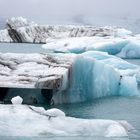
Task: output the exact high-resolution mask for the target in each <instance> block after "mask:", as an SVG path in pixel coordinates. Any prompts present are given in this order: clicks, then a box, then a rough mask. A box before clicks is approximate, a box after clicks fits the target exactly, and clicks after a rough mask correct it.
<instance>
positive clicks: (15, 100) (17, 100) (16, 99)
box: [11, 96, 23, 104]
mask: <svg viewBox="0 0 140 140" xmlns="http://www.w3.org/2000/svg"><path fill="white" fill-rule="evenodd" d="M11 102H12V104H22V102H23V99H22V98H21V97H20V96H16V97H13V98H12V99H11Z"/></svg>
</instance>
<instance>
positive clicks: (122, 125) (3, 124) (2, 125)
mask: <svg viewBox="0 0 140 140" xmlns="http://www.w3.org/2000/svg"><path fill="white" fill-rule="evenodd" d="M48 112H49V113H51V116H52V117H49V116H48V114H47V113H48ZM60 112H61V113H60ZM62 113H63V112H62V111H61V110H58V109H50V110H45V109H43V108H38V107H33V106H26V105H0V136H45V135H46V136H49V135H55V136H105V137H124V136H127V135H128V134H127V132H128V130H129V129H130V128H131V126H130V125H129V124H128V123H127V122H126V121H121V122H119V121H114V120H98V119H90V120H88V119H80V118H74V117H67V116H65V115H62ZM60 114H61V115H60ZM63 114H64V113H63Z"/></svg>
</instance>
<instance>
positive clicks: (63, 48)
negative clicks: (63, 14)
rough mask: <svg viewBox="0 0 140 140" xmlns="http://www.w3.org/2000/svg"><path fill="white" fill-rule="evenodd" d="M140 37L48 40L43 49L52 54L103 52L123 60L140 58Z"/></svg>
mask: <svg viewBox="0 0 140 140" xmlns="http://www.w3.org/2000/svg"><path fill="white" fill-rule="evenodd" d="M139 39H140V38H139V37H125V36H124V38H118V37H115V38H114V37H76V38H65V39H53V40H47V42H46V44H45V45H43V46H42V47H43V48H45V49H47V50H49V51H52V52H64V53H77V54H79V53H83V52H86V51H102V52H107V53H109V54H111V55H117V56H118V57H121V58H140V40H139Z"/></svg>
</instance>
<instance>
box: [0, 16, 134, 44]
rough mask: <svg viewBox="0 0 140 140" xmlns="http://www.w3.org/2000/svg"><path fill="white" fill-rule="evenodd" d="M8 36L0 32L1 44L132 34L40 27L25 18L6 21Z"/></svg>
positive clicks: (112, 29) (114, 30) (115, 30)
mask: <svg viewBox="0 0 140 140" xmlns="http://www.w3.org/2000/svg"><path fill="white" fill-rule="evenodd" d="M6 26H7V29H5V30H6V32H8V36H7V34H6V32H5V35H4V31H3V30H2V31H0V42H8V41H9V42H11V39H12V42H22V43H25V42H26V43H27V42H28V43H45V42H46V39H49V38H65V37H84V36H101V37H105V36H114V37H122V36H123V37H124V36H131V35H132V32H131V31H128V30H126V29H123V28H117V27H93V26H74V25H57V26H56V25H38V24H35V23H34V22H29V21H28V20H27V19H25V18H23V17H13V18H11V19H8V20H7V21H6Z"/></svg>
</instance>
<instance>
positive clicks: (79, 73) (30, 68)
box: [0, 51, 140, 104]
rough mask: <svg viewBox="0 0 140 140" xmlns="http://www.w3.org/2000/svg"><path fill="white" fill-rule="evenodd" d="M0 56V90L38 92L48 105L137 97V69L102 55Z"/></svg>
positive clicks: (92, 52)
mask: <svg viewBox="0 0 140 140" xmlns="http://www.w3.org/2000/svg"><path fill="white" fill-rule="evenodd" d="M0 56H1V58H0V70H1V72H0V79H1V80H0V87H12V88H30V89H32V88H33V89H41V90H42V91H41V92H42V95H43V96H44V94H45V97H46V96H47V97H46V98H48V100H49V101H48V102H50V100H51V99H52V100H53V103H55V104H57V103H74V102H83V101H87V100H92V99H95V98H101V97H106V96H120V95H121V96H139V91H138V89H139V83H140V78H139V77H140V76H139V75H140V74H139V71H140V67H139V66H137V65H133V64H130V63H128V62H126V61H124V60H122V59H121V58H118V57H116V56H113V55H109V54H108V53H106V52H100V51H87V52H84V53H81V54H72V53H67V54H64V53H55V54H15V53H0ZM128 81H129V82H128ZM130 85H131V86H130ZM45 89H46V90H45ZM47 90H52V91H50V92H52V93H51V94H53V96H50V97H48V96H49V95H47ZM128 90H129V92H128ZM48 92H49V91H48Z"/></svg>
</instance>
